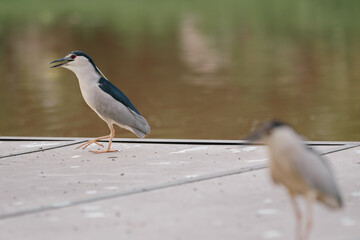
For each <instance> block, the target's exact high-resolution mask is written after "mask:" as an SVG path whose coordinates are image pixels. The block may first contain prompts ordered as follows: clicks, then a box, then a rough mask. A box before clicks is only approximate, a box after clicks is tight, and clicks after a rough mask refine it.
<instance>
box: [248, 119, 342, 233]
mask: <svg viewBox="0 0 360 240" xmlns="http://www.w3.org/2000/svg"><path fill="white" fill-rule="evenodd" d="M249 140H250V141H257V140H261V141H263V142H264V143H265V144H266V145H267V146H268V150H269V151H268V152H269V159H270V162H269V167H270V174H271V178H272V180H273V182H274V183H275V184H280V185H283V186H285V188H286V189H287V191H288V194H289V196H290V200H291V204H292V206H293V209H294V213H295V217H296V239H299V240H305V239H308V238H309V235H310V231H311V228H312V224H313V216H312V214H313V209H312V207H313V203H314V202H315V201H319V202H321V203H323V204H325V205H326V206H328V207H330V208H334V209H336V208H341V207H342V205H343V201H342V197H341V193H340V191H339V187H338V185H337V183H336V180H335V177H334V174H333V171H332V169H331V167H330V165H329V163H328V162H327V160H326V159H325V158H324V157H323V156H321V155H320V154H319V153H317V152H315V151H314V150H313V149H311V148H310V147H309V146H307V145H306V144H304V141H303V139H302V137H300V136H299V135H298V134H297V133H296V131H295V130H294V129H293V128H292V127H291V126H290V125H288V124H286V123H284V122H281V121H276V120H275V121H269V122H265V123H263V124H262V125H261V126H260V127H258V128H257V129H256V130H255V131H254V132H253V133H252V134H251V136H250V137H249ZM297 196H303V197H304V198H305V200H306V215H307V219H306V222H305V226H302V223H301V221H302V213H301V211H300V208H299V206H298V203H297V200H296V197H297ZM303 227H305V229H304V230H303V229H302V228H303Z"/></svg>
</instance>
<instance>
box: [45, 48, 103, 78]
mask: <svg viewBox="0 0 360 240" xmlns="http://www.w3.org/2000/svg"><path fill="white" fill-rule="evenodd" d="M53 63H56V64H55V65H53V66H51V67H50V68H55V67H63V68H67V69H69V70H71V71H73V72H76V71H77V70H79V69H83V68H88V70H94V71H96V72H98V73H99V70H98V68H97V67H96V65H95V63H94V61H93V60H92V59H91V58H90V57H89V56H88V55H86V54H85V53H83V52H81V51H72V52H70V53H69V54H67V55H66V56H65V57H63V58H59V59H57V60H54V61H52V62H50V63H49V64H53ZM99 74H100V73H99Z"/></svg>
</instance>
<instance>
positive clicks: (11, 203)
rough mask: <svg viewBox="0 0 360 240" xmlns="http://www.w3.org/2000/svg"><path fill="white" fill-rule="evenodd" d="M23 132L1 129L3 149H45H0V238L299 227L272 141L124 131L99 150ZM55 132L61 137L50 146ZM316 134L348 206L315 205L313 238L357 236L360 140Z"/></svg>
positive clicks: (277, 231)
mask: <svg viewBox="0 0 360 240" xmlns="http://www.w3.org/2000/svg"><path fill="white" fill-rule="evenodd" d="M20 140H22V141H19V142H18V144H16V139H15V140H14V139H12V140H11V141H10V140H6V139H4V138H3V139H0V141H1V144H0V150H1V152H0V155H2V156H5V155H6V154H4V153H3V152H2V151H3V150H4V152H6V153H7V154H8V153H12V154H16V153H17V152H21V153H24V152H25V151H26V150H24V148H26V147H24V146H22V145H28V146H31V147H32V148H40V147H42V146H39V144H40V143H41V144H43V147H44V148H45V149H37V150H40V151H39V152H31V153H28V154H25V153H24V154H21V155H17V156H10V157H9V156H8V157H4V158H0V176H1V182H0V186H1V187H0V194H1V206H0V239H100V238H103V239H144V238H146V239H269V238H273V239H292V237H293V225H294V223H293V215H292V210H291V206H290V204H289V201H288V198H287V196H286V193H285V191H284V190H283V189H281V188H280V187H275V186H273V184H272V183H271V182H270V181H269V177H268V172H267V169H264V167H265V166H266V161H267V160H266V158H267V156H266V148H265V147H264V146H248V145H239V142H238V141H232V142H231V141H224V142H222V141H209V142H207V141H201V140H198V141H194V142H192V141H191V140H179V141H178V140H171V141H169V142H171V143H169V142H168V143H167V142H166V141H165V140H161V141H160V140H144V141H139V140H134V142H132V141H133V140H124V139H117V140H116V141H117V142H116V143H115V144H114V146H113V147H114V149H118V150H119V152H116V153H109V154H101V155H95V154H93V153H91V152H88V151H87V150H75V146H74V145H70V146H66V145H64V146H62V144H69V143H71V144H73V143H77V142H79V141H83V139H58V141H54V139H47V140H45V139H32V140H31V141H25V140H24V139H20ZM55 140H56V139H55ZM24 142H26V144H25V143H24ZM54 142H59V144H57V146H60V147H58V148H55V149H49V150H46V148H47V147H52V146H51V145H46V143H54ZM124 142H125V143H124ZM44 144H45V145H44ZM312 144H313V147H314V148H316V149H318V150H319V151H322V152H332V153H330V154H328V158H329V159H330V161H331V162H332V164H333V167H334V170H335V172H336V174H337V176H338V179H339V184H340V185H341V188H342V190H343V194H344V198H345V204H346V207H345V208H344V209H343V210H340V211H336V212H331V211H328V209H326V208H324V207H322V206H320V205H319V206H317V207H316V208H315V227H314V231H313V233H312V236H311V239H359V236H360V227H359V224H360V201H359V200H360V181H359V178H360V177H359V174H358V172H359V170H360V164H359V163H360V160H359V156H360V155H359V154H360V148H359V147H356V144H357V143H348V142H336V143H331V142H330V143H316V142H315V143H314V142H312ZM9 148H10V150H9ZM28 148H30V147H28ZM96 148H97V147H96V146H94V147H93V149H96Z"/></svg>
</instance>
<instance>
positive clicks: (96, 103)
mask: <svg viewBox="0 0 360 240" xmlns="http://www.w3.org/2000/svg"><path fill="white" fill-rule="evenodd" d="M52 63H59V64H56V65H54V66H52V67H51V68H54V67H60V66H61V67H63V68H67V69H69V70H71V71H73V72H74V73H75V75H76V76H77V78H78V80H79V85H80V90H81V93H82V96H83V98H84V100H85V102H86V103H87V104H88V105H89V107H90V108H91V109H92V110H94V111H95V112H96V113H97V114H98V115H99V117H100V118H101V119H103V120H104V121H105V122H106V123H107V124H108V126H109V128H110V134H109V135H107V136H103V137H98V138H95V139H93V140H89V141H87V142H85V143H83V144H81V145H80V146H79V147H78V148H80V147H83V149H84V148H86V147H88V146H89V145H90V144H92V143H96V144H97V145H99V146H101V144H99V143H97V141H99V140H102V139H107V138H109V145H108V147H107V149H106V150H102V151H92V152H94V153H103V152H114V151H111V150H110V146H111V143H112V140H113V138H114V136H115V129H114V127H113V124H116V125H118V126H120V127H122V128H125V129H127V130H129V131H131V132H133V133H135V134H136V135H137V136H138V137H141V138H143V137H145V135H146V134H148V133H149V132H150V126H149V124H148V123H147V121H146V119H145V118H144V117H143V116H142V115H141V114H140V113H139V111H138V110H137V109H136V108H135V106H134V105H133V104H132V103H131V102H130V100H129V99H128V98H127V97H126V96H125V94H124V93H122V92H121V91H120V90H119V89H118V88H117V87H115V86H114V85H113V84H112V83H111V82H109V81H108V80H107V79H106V78H105V76H104V75H103V74H102V73H101V71H100V70H99V69H98V68H97V67H96V65H95V63H94V61H93V60H92V59H91V58H90V57H89V56H88V55H86V54H85V53H83V52H80V51H73V52H71V53H69V54H68V55H66V56H65V57H63V58H60V59H57V60H55V61H52V62H50V64H52Z"/></svg>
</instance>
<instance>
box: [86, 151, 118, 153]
mask: <svg viewBox="0 0 360 240" xmlns="http://www.w3.org/2000/svg"><path fill="white" fill-rule="evenodd" d="M90 152H93V153H108V152H117V150H101V151H90Z"/></svg>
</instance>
